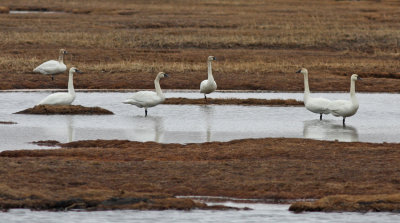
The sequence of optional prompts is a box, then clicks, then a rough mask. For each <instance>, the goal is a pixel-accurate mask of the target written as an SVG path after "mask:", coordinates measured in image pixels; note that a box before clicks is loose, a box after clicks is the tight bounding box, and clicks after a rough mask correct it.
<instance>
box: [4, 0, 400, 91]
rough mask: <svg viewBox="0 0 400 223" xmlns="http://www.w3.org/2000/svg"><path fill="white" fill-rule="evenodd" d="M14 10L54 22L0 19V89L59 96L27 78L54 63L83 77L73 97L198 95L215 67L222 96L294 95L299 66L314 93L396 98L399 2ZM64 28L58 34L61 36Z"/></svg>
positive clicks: (70, 5) (41, 80)
mask: <svg viewBox="0 0 400 223" xmlns="http://www.w3.org/2000/svg"><path fill="white" fill-rule="evenodd" d="M1 5H3V6H5V7H8V8H10V9H11V10H29V9H36V10H56V11H63V12H67V13H55V14H39V13H36V14H0V36H1V39H2V42H1V44H0V52H1V55H0V76H1V78H2V79H3V81H2V82H1V83H0V89H20V88H65V86H66V82H67V81H66V79H67V77H66V76H67V75H66V74H64V75H59V76H58V78H57V79H56V81H49V77H47V76H43V75H35V74H32V69H33V68H34V67H36V66H37V65H39V64H40V63H42V62H44V61H46V60H49V59H56V58H57V52H58V50H59V49H60V48H66V49H67V50H68V51H69V52H71V54H70V55H67V56H66V58H65V62H66V64H67V65H68V66H72V65H74V66H76V67H79V68H80V69H82V70H84V71H85V74H83V75H81V76H80V77H77V80H76V83H77V87H78V88H92V89H95V88H114V89H122V88H152V87H153V83H152V81H153V79H154V77H153V76H154V75H155V74H156V73H157V72H159V71H161V70H162V71H166V72H169V73H171V74H172V77H173V78H171V80H170V81H168V82H165V83H164V86H163V87H164V88H174V89H176V88H177V89H198V87H199V84H200V81H201V80H203V79H205V78H206V76H207V67H206V66H207V65H206V58H207V56H209V55H213V56H216V57H217V61H216V62H215V63H213V69H214V75H215V79H216V81H217V83H218V87H219V89H233V90H235V89H236V90H252V89H253V90H259V89H262V90H274V91H301V90H302V88H303V85H302V77H301V76H299V75H295V74H294V72H295V71H296V70H297V69H299V68H300V67H306V68H308V69H309V71H310V84H311V90H314V91H347V90H348V88H349V83H348V82H349V80H348V79H349V76H350V75H351V74H352V73H358V74H359V75H360V76H364V77H366V78H365V81H364V82H363V83H361V84H359V85H358V86H357V90H359V91H367V92H370V91H373V92H379V91H383V92H399V88H398V86H399V85H400V80H399V77H400V73H399V48H400V37H399V36H400V35H399V34H400V31H399V30H400V29H399V28H400V19H399V18H400V12H399V11H398V7H399V6H400V3H399V2H397V1H334V0H329V1H317V0H314V1H313V0H312V1H307V3H306V4H305V3H304V2H303V1H296V0H273V1H261V0H250V1H244V0H238V1H234V2H232V1H223V0H208V1H192V0H190V1H180V0H176V1H169V2H165V1H159V0H156V1H143V0H140V1H127V0H120V1H104V0H89V1H84V2H82V1H77V0H73V1H68V2H65V1H61V0H56V1H52V4H51V6H50V7H49V6H48V5H49V4H48V1H47V0H37V1H23V0H19V1H18V0H17V1H11V0H4V1H2V2H1ZM60 27H61V28H60Z"/></svg>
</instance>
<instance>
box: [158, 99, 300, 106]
mask: <svg viewBox="0 0 400 223" xmlns="http://www.w3.org/2000/svg"><path fill="white" fill-rule="evenodd" d="M163 104H174V105H185V104H191V105H207V104H213V105H246V106H247V105H268V106H304V103H303V102H302V101H297V100H295V99H286V100H283V99H269V100H267V99H256V98H248V99H235V98H227V99H222V98H218V99H213V98H207V100H205V99H190V98H167V99H165V101H164V102H163Z"/></svg>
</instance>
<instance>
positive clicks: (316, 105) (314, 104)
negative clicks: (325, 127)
mask: <svg viewBox="0 0 400 223" xmlns="http://www.w3.org/2000/svg"><path fill="white" fill-rule="evenodd" d="M296 73H301V74H303V75H304V106H305V107H306V108H307V110H309V111H311V112H314V113H317V114H319V115H320V116H319V120H322V114H329V109H328V106H329V104H330V103H331V101H330V100H328V99H325V98H312V97H310V88H309V86H308V70H307V69H306V68H301V69H300V70H299V71H297V72H296Z"/></svg>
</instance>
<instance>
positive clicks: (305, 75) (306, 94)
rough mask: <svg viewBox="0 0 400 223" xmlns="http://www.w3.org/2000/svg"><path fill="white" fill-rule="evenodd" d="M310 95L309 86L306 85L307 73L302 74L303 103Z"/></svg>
mask: <svg viewBox="0 0 400 223" xmlns="http://www.w3.org/2000/svg"><path fill="white" fill-rule="evenodd" d="M309 97H310V87H309V86H308V73H305V74H304V103H306V101H307V100H308V98H309Z"/></svg>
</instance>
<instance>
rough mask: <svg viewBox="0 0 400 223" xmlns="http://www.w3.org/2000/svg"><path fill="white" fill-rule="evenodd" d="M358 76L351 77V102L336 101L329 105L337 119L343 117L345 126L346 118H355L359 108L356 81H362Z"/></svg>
mask: <svg viewBox="0 0 400 223" xmlns="http://www.w3.org/2000/svg"><path fill="white" fill-rule="evenodd" d="M360 79H361V78H359V77H358V75H357V74H353V75H351V78H350V100H336V101H332V102H331V104H330V105H329V111H330V113H331V114H332V115H334V116H336V117H340V116H341V117H343V125H344V124H345V119H346V117H350V116H353V115H354V114H355V113H356V112H357V110H358V107H359V104H358V100H357V97H356V83H355V82H356V80H360Z"/></svg>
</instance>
